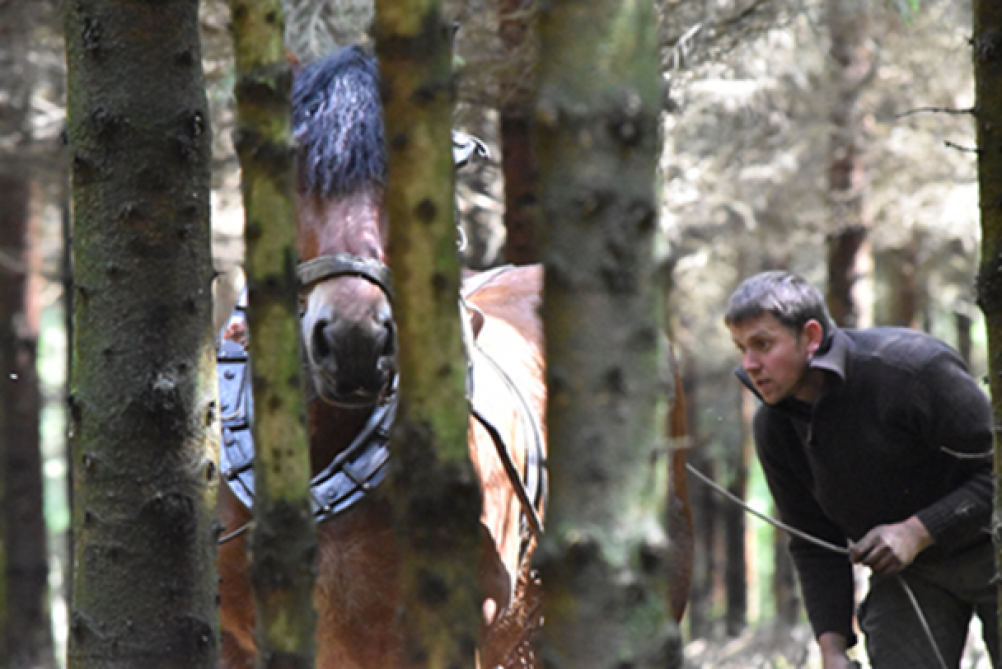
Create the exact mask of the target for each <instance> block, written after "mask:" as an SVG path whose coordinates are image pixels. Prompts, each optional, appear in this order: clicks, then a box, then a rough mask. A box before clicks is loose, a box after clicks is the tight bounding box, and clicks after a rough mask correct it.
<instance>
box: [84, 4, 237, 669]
mask: <svg viewBox="0 0 1002 669" xmlns="http://www.w3.org/2000/svg"><path fill="white" fill-rule="evenodd" d="M64 11H65V14H64V20H65V36H66V59H67V66H68V106H67V111H68V128H67V136H68V140H69V151H70V156H71V164H72V166H73V204H74V213H75V220H74V236H73V253H74V260H75V271H76V277H75V286H74V290H75V298H76V299H75V308H74V318H75V323H76V330H75V340H74V347H73V371H74V376H73V379H72V384H71V388H72V393H71V396H70V434H71V440H72V454H73V467H74V475H75V481H74V506H73V527H74V532H75V537H76V542H75V561H76V565H77V572H76V574H75V576H76V578H75V582H74V587H73V603H72V609H71V614H70V639H69V667H70V668H71V669H83V668H88V669H90V668H92V667H121V668H123V669H124V668H127V667H128V668H130V669H131V668H134V667H144V668H146V669H160V668H164V669H166V668H181V667H184V668H185V669H192V668H199V667H205V668H206V669H208V668H209V667H213V668H214V667H216V666H217V665H218V662H219V642H218V612H217V604H216V578H217V577H216V569H215V560H216V543H215V535H216V532H217V530H216V524H215V522H214V521H215V513H214V507H215V496H216V488H217V485H218V476H217V471H218V468H217V465H216V456H217V452H218V445H219V437H218V434H219V423H218V400H217V391H216V373H215V353H214V347H213V333H212V331H211V325H210V324H211V315H212V304H211V291H210V287H211V285H210V284H211V281H212V256H211V248H210V237H211V235H210V226H209V127H208V123H209V111H208V104H207V101H206V97H205V87H204V81H203V77H202V69H201V62H202V61H201V53H200V47H199V42H198V3H197V2H196V1H195V0H183V1H178V2H172V3H135V2H127V1H122V0H94V1H93V2H87V3H78V2H76V3H75V2H70V3H66V4H65V5H64ZM165 27H169V30H167V29H165Z"/></svg>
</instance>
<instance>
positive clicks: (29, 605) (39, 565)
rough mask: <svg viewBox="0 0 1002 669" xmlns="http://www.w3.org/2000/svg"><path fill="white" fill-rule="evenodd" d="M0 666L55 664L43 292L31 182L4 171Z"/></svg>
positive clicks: (0, 184)
mask: <svg viewBox="0 0 1002 669" xmlns="http://www.w3.org/2000/svg"><path fill="white" fill-rule="evenodd" d="M0 193H3V195H4V197H3V202H2V205H0V252H2V253H3V254H4V257H5V258H6V259H7V260H6V261H5V262H4V263H3V264H2V265H0V323H2V324H3V326H2V327H0V370H2V372H3V375H2V376H0V510H2V517H0V602H2V604H0V667H5V668H6V667H10V668H11V669H16V668H18V667H32V668H35V667H54V666H55V657H54V655H53V649H52V632H51V621H50V616H49V602H48V594H49V588H48V578H49V564H48V557H49V556H48V551H47V548H46V526H45V515H44V512H43V505H42V457H41V450H40V447H41V438H40V431H39V419H40V418H41V405H42V396H41V388H40V386H39V378H38V373H37V371H36V361H37V352H38V331H39V317H40V305H39V303H38V295H39V292H40V290H41V286H40V277H39V275H38V273H37V272H38V262H37V261H38V258H39V256H38V254H37V253H36V252H35V251H34V247H35V244H36V242H37V240H38V230H37V226H35V225H33V223H35V222H37V219H35V218H34V217H33V216H32V212H31V200H32V197H31V196H32V188H31V183H30V181H29V180H28V178H26V177H25V176H13V175H9V174H3V173H2V172H0Z"/></svg>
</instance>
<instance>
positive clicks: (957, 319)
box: [953, 310, 973, 369]
mask: <svg viewBox="0 0 1002 669" xmlns="http://www.w3.org/2000/svg"><path fill="white" fill-rule="evenodd" d="M953 319H954V325H955V326H956V329H957V353H959V354H960V359H961V360H963V361H964V364H965V365H967V368H968V369H970V368H971V345H972V344H973V342H972V340H971V327H972V326H973V322H972V321H971V317H970V315H969V314H968V313H967V312H966V311H960V310H958V311H955V312H954V314H953Z"/></svg>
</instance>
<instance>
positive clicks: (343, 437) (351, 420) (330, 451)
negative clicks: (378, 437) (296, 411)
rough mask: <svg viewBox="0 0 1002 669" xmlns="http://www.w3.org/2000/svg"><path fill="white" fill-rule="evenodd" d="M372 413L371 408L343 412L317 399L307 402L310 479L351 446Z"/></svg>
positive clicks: (339, 408)
mask: <svg viewBox="0 0 1002 669" xmlns="http://www.w3.org/2000/svg"><path fill="white" fill-rule="evenodd" d="M371 414H372V409H344V408H341V407H335V406H331V405H330V404H327V403H326V402H324V401H323V400H320V399H314V400H312V401H311V402H310V403H309V416H310V469H311V475H312V476H315V475H316V474H317V473H319V472H320V471H321V470H322V469H323V468H324V467H326V466H327V465H328V464H330V463H331V461H332V460H333V459H334V458H335V457H336V456H337V454H338V453H340V452H341V451H343V450H344V449H346V448H348V446H350V445H351V442H352V440H353V439H354V438H355V437H356V436H358V434H359V432H361V431H362V428H363V427H365V424H366V421H367V420H368V419H369V416H370V415H371Z"/></svg>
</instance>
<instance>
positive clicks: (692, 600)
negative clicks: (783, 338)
mask: <svg viewBox="0 0 1002 669" xmlns="http://www.w3.org/2000/svg"><path fill="white" fill-rule="evenodd" d="M685 361H686V362H685V363H684V365H685V373H684V375H683V383H684V385H685V389H686V393H687V397H686V399H687V402H688V423H689V426H690V427H689V440H690V441H691V443H692V444H693V448H691V449H690V450H689V454H688V455H689V462H690V463H691V464H692V466H693V467H695V468H696V469H698V470H699V471H701V472H703V473H704V474H706V475H707V476H710V477H711V478H713V474H714V471H713V462H712V459H711V458H709V457H707V454H706V449H705V448H702V447H701V446H702V443H701V440H700V432H699V421H698V420H697V417H698V416H699V413H700V410H701V409H700V398H701V395H700V390H701V388H700V385H699V380H700V378H701V377H700V375H699V373H698V369H697V368H696V365H695V362H694V361H693V356H685ZM715 495H716V493H714V492H713V490H711V489H710V488H709V486H706V485H698V484H697V485H696V486H694V487H693V489H692V515H693V525H694V526H695V527H696V528H698V530H697V531H696V534H695V539H696V541H695V545H694V554H693V574H692V588H691V589H690V594H689V637H690V638H692V639H701V638H706V637H709V636H710V635H711V634H712V622H711V616H712V613H713V608H714V604H713V575H714V573H715V571H716V567H715V565H716V563H715V555H714V551H713V544H714V539H715V536H716V527H717V523H716V517H717V508H716V507H717V505H716V501H717V499H716V497H715Z"/></svg>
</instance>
